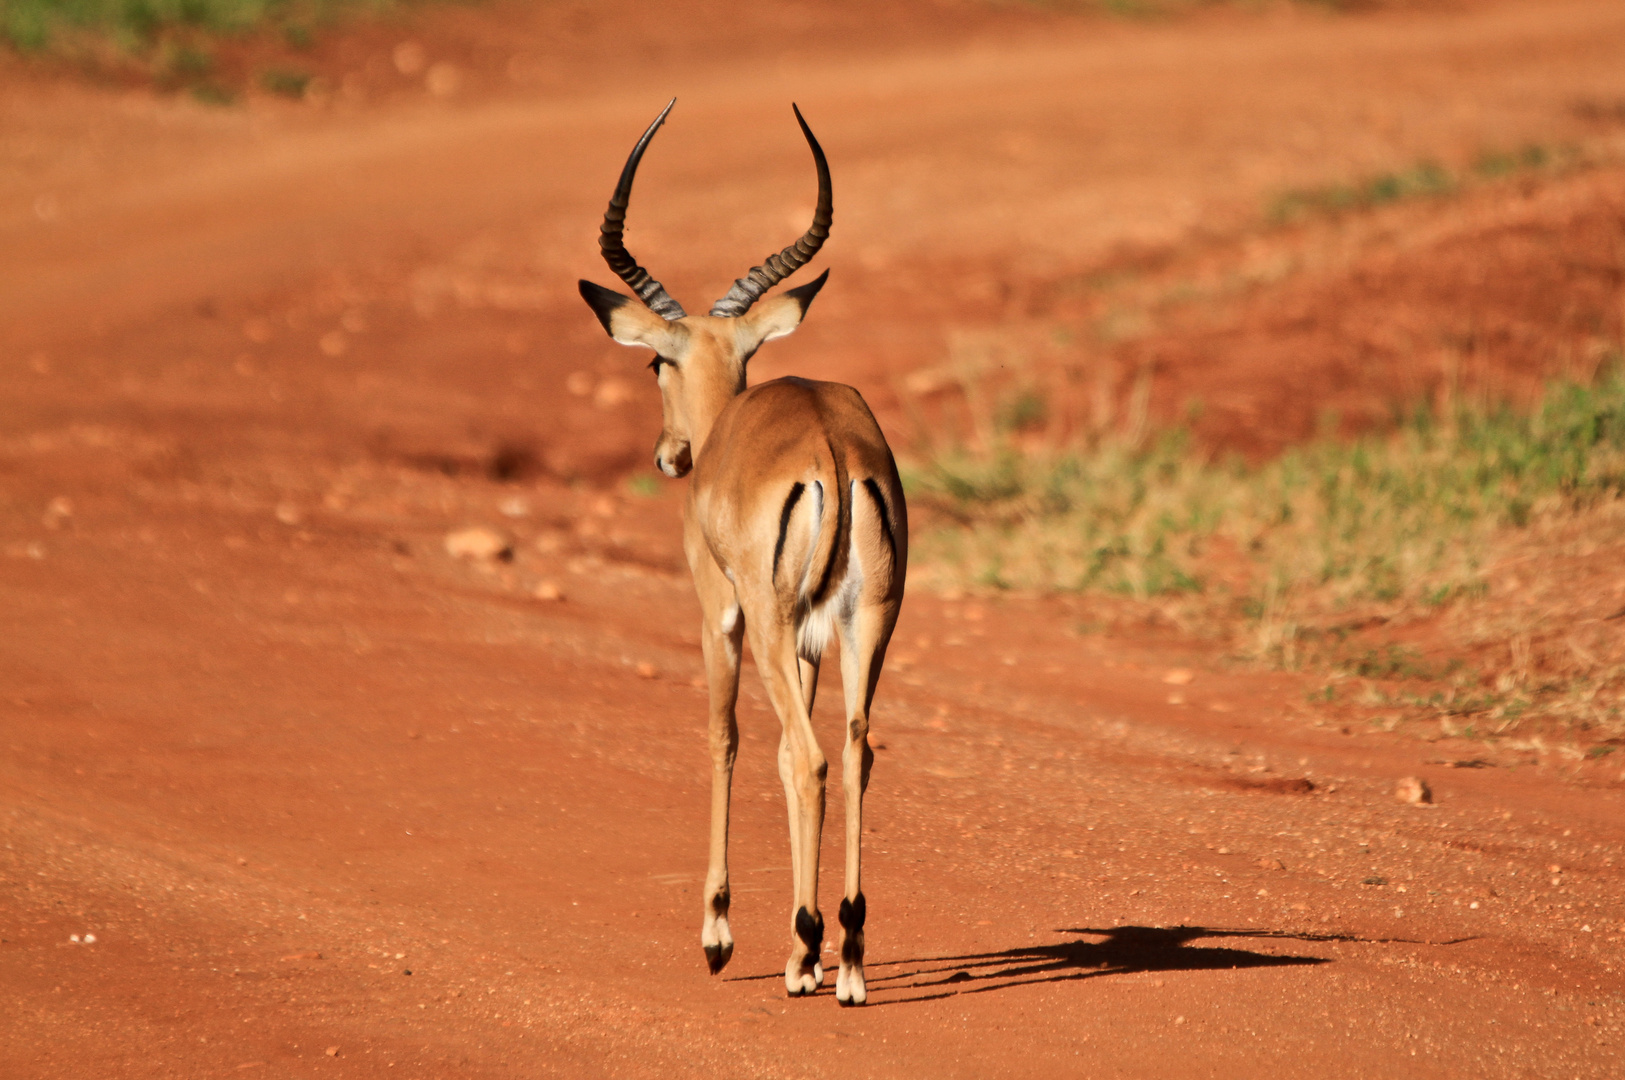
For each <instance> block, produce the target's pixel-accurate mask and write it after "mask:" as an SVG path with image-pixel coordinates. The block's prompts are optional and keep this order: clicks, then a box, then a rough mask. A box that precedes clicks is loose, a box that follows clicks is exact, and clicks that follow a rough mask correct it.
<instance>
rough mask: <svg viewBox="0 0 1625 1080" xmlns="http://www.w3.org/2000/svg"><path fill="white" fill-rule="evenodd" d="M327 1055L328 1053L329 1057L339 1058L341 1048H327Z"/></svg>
mask: <svg viewBox="0 0 1625 1080" xmlns="http://www.w3.org/2000/svg"><path fill="white" fill-rule="evenodd" d="M326 1053H327V1056H328V1057H338V1056H339V1048H338V1047H336V1046H329V1047H328V1048H327V1051H326Z"/></svg>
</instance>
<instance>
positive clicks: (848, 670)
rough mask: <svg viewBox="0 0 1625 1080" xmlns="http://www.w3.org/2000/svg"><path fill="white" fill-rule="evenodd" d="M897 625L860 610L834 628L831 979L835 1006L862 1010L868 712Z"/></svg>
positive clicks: (878, 609) (889, 611) (886, 616)
mask: <svg viewBox="0 0 1625 1080" xmlns="http://www.w3.org/2000/svg"><path fill="white" fill-rule="evenodd" d="M896 621H897V606H896V605H895V604H882V605H872V606H871V605H865V606H860V607H859V608H858V610H857V611H856V612H855V613H854V614H853V617H852V618H851V619H850V620H848V621H844V622H842V623H840V624H839V625H838V626H837V633H839V634H840V638H841V689H842V691H843V694H844V697H845V699H846V701H845V704H846V717H847V720H846V747H845V749H844V750H843V751H842V752H841V787H842V791H843V793H844V795H845V797H846V893H845V895H844V896H843V897H842V899H841V907H840V911H839V912H837V914H836V919H837V921H838V922H839V923H840V924H841V939H840V942H839V948H840V957H841V966H840V970H839V972H838V973H837V974H836V976H835V1000H837V1001H839V1002H840V1003H841V1004H842V1005H862V1004H863V1003H864V1002H865V1001H866V1000H868V997H869V991H868V988H867V987H866V986H865V985H864V981H863V922H864V918H865V916H866V915H867V914H868V911H867V908H868V905H867V903H866V902H865V900H864V897H863V869H862V857H861V856H862V841H863V793H864V791H865V790H866V789H867V788H868V787H869V767H870V766H871V765H872V764H873V763H874V758H875V755H874V751H873V750H870V749H869V706H870V704H871V703H872V702H873V700H874V693H875V683H876V681H877V680H878V679H879V678H880V666H881V664H882V663H884V662H885V657H886V644H887V642H888V641H890V639H891V632H892V626H893V624H894V623H895V622H896Z"/></svg>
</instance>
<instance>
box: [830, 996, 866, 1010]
mask: <svg viewBox="0 0 1625 1080" xmlns="http://www.w3.org/2000/svg"><path fill="white" fill-rule="evenodd" d="M835 1004H837V1005H839V1006H840V1007H841V1008H843V1009H861V1008H863V1002H861V1001H853V1000H852V999H851V998H846V999H844V1000H843V999H841V998H836V999H835Z"/></svg>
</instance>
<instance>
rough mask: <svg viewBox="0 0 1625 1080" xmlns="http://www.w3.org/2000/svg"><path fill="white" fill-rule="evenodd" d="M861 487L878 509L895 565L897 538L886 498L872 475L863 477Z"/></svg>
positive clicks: (894, 564)
mask: <svg viewBox="0 0 1625 1080" xmlns="http://www.w3.org/2000/svg"><path fill="white" fill-rule="evenodd" d="M863 487H864V490H865V491H867V492H868V493H869V497H870V498H871V499H873V500H874V501H875V509H876V510H879V511H880V527H881V528H882V529H884V530H885V532H886V546H887V547H889V548H891V561H892V565H893V566H896V565H897V538H896V537H895V536H893V535H892V531H891V513H890V511H889V510H888V509H887V508H886V500H885V499H884V498H882V497H881V495H880V485H879V484H877V483H875V478H874V477H872V476H866V477H864V478H863Z"/></svg>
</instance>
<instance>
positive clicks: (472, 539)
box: [446, 525, 513, 562]
mask: <svg viewBox="0 0 1625 1080" xmlns="http://www.w3.org/2000/svg"><path fill="white" fill-rule="evenodd" d="M446 554H447V555H450V556H451V557H452V558H454V559H472V560H475V561H478V562H484V561H486V560H489V559H501V558H507V557H509V556H511V555H512V554H513V546H512V545H511V544H509V543H508V538H507V537H506V536H503V535H502V534H501V533H499V532H497V531H496V530H495V529H488V528H486V527H485V526H483V525H474V526H471V527H469V528H466V529H457V530H456V531H454V532H449V533H447V534H446Z"/></svg>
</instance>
